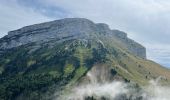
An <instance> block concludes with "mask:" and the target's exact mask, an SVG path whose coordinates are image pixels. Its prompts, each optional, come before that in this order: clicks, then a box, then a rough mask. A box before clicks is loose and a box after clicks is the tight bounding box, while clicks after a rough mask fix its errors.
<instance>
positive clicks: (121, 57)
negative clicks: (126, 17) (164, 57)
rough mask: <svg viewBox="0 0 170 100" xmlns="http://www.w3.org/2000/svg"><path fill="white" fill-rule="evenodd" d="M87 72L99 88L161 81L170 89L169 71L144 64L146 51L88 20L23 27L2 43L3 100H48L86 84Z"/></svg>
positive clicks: (0, 77) (0, 89) (0, 76)
mask: <svg viewBox="0 0 170 100" xmlns="http://www.w3.org/2000/svg"><path fill="white" fill-rule="evenodd" d="M89 72H91V73H99V74H97V75H96V77H97V81H96V82H99V83H102V82H105V81H108V82H109V81H113V80H118V81H123V82H127V83H132V84H137V85H139V86H144V85H147V84H148V82H149V81H150V80H151V79H156V78H158V77H160V76H162V78H161V83H162V84H163V85H169V84H170V70H169V69H166V68H164V67H162V66H161V65H159V64H157V63H155V62H153V61H150V60H147V58H146V49H145V47H143V46H142V45H140V44H139V43H137V42H135V41H133V40H131V39H129V38H128V37H127V34H126V33H124V32H122V31H119V30H111V29H110V28H109V26H108V25H106V24H103V23H94V22H92V21H90V20H88V19H83V18H67V19H62V20H56V21H52V22H46V23H41V24H36V25H31V26H26V27H23V28H21V29H18V30H14V31H11V32H9V33H8V35H6V36H5V37H3V38H1V39H0V99H1V100H23V99H24V100H40V99H41V100H43V99H44V100H48V99H49V100H51V99H52V98H53V94H55V98H57V97H59V96H60V93H66V94H67V92H65V91H69V89H70V88H72V87H73V86H76V85H79V84H85V83H88V81H89V78H88V73H89ZM102 73H103V74H102ZM106 73H107V74H106ZM89 100H90V99H89Z"/></svg>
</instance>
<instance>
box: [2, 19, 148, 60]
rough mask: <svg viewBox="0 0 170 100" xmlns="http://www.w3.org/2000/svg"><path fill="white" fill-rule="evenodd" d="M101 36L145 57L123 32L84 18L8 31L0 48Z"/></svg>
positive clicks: (140, 46)
mask: <svg viewBox="0 0 170 100" xmlns="http://www.w3.org/2000/svg"><path fill="white" fill-rule="evenodd" d="M101 38H108V39H113V40H114V39H115V41H116V42H120V46H122V47H124V48H125V49H127V50H128V51H129V52H131V53H133V54H135V55H137V56H139V57H141V58H146V49H145V48H144V47H143V46H142V45H140V44H138V43H136V42H135V41H133V40H131V39H129V38H128V37H127V34H126V33H125V32H122V31H119V30H111V29H110V28H109V26H108V25H107V24H103V23H94V22H92V21H90V20H88V19H84V18H66V19H62V20H56V21H51V22H46V23H41V24H35V25H31V26H26V27H23V28H21V29H18V30H14V31H10V32H9V33H8V35H7V36H5V37H3V38H2V39H0V49H1V50H5V49H10V48H14V47H18V46H21V45H25V44H29V43H37V44H41V43H45V42H49V41H56V42H62V41H65V40H71V39H86V40H92V39H96V40H100V39H101Z"/></svg>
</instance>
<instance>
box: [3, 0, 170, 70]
mask: <svg viewBox="0 0 170 100" xmlns="http://www.w3.org/2000/svg"><path fill="white" fill-rule="evenodd" d="M73 17H81V18H87V19H90V20H92V21H94V22H96V23H106V24H108V25H109V26H110V28H111V29H119V30H121V31H124V32H126V33H128V37H130V38H132V39H133V40H135V41H137V42H139V43H140V44H142V45H143V46H145V47H146V48H147V58H148V59H151V60H154V61H156V62H157V63H160V64H162V65H164V66H166V67H169V68H170V1H169V0H0V37H3V36H4V35H6V34H7V32H8V31H11V30H15V29H18V28H21V27H23V26H27V25H31V24H35V23H41V22H46V21H52V20H56V19H62V18H73Z"/></svg>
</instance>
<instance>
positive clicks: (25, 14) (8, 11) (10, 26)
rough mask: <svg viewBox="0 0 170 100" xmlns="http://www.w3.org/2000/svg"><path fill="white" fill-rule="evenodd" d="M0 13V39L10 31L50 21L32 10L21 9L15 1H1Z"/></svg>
mask: <svg viewBox="0 0 170 100" xmlns="http://www.w3.org/2000/svg"><path fill="white" fill-rule="evenodd" d="M0 12H1V13H0V22H1V23H0V37H2V36H4V35H6V34H7V32H8V31H11V30H14V29H18V28H21V27H23V26H27V25H31V24H35V23H40V22H45V21H49V20H50V18H49V17H46V16H43V15H41V14H39V13H36V12H34V11H33V10H32V9H28V8H24V7H20V6H19V5H18V4H17V2H16V1H15V0H6V1H1V3H0Z"/></svg>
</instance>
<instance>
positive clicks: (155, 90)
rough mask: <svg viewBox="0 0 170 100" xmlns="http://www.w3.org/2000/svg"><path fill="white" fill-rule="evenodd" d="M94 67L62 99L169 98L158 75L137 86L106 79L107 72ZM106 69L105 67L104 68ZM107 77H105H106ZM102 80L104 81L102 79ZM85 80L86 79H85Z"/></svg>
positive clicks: (135, 99) (167, 88)
mask: <svg viewBox="0 0 170 100" xmlns="http://www.w3.org/2000/svg"><path fill="white" fill-rule="evenodd" d="M100 68H102V67H94V68H93V69H92V70H91V71H89V72H88V73H87V76H86V77H88V79H89V81H88V82H86V83H83V84H79V85H77V86H75V87H74V88H73V89H72V90H71V92H70V93H69V94H68V95H66V96H64V97H62V99H63V100H169V98H170V87H168V86H161V85H160V84H159V80H160V78H161V77H158V78H157V79H156V80H150V81H149V85H148V86H144V87H139V86H136V84H133V83H125V82H123V81H108V79H107V78H108V76H110V75H109V73H108V72H107V70H101V69H100ZM106 69H107V68H106ZM106 77H107V78H106ZM102 80H104V81H102ZM86 81H87V79H86Z"/></svg>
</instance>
